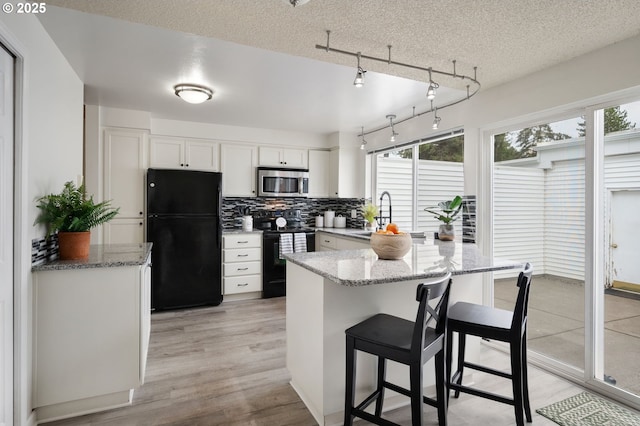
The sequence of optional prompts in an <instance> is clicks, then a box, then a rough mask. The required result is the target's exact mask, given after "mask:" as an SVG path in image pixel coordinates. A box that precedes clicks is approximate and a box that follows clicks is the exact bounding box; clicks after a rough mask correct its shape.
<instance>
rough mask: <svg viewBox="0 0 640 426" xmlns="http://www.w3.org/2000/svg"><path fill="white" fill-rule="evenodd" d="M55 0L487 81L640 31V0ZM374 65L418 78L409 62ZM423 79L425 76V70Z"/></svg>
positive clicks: (250, 41)
mask: <svg viewBox="0 0 640 426" xmlns="http://www.w3.org/2000/svg"><path fill="white" fill-rule="evenodd" d="M48 3H49V4H54V5H59V6H63V7H68V8H73V9H77V10H81V11H85V12H89V13H94V14H100V15H105V16H111V17H114V18H118V19H123V20H127V21H131V22H137V23H142V24H147V25H152V26H158V27H163V28H168V29H172V30H176V31H183V32H188V33H192V34H198V35H203V36H207V37H214V38H218V39H221V40H227V41H232V42H235V43H239V44H245V45H249V46H254V47H260V48H263V49H267V50H273V51H277V52H283V53H288V54H292V55H296V56H304V57H308V58H314V59H319V60H322V61H327V62H333V63H339V64H343V65H350V66H352V65H353V58H349V57H343V56H340V55H331V54H327V53H326V52H324V51H321V50H316V49H314V48H313V47H314V46H315V45H316V44H324V43H325V37H326V35H325V31H326V30H331V31H332V40H331V44H332V46H334V47H337V48H341V49H345V50H351V51H358V50H360V51H362V52H363V53H367V54H370V55H374V56H382V57H386V55H387V45H389V44H390V45H392V56H393V58H394V59H396V60H398V61H401V62H408V63H413V64H417V65H424V66H433V67H434V68H440V69H450V68H451V64H450V61H451V60H452V59H456V60H457V63H458V67H459V71H460V72H466V73H471V72H472V68H473V67H474V66H478V77H479V79H480V80H481V82H482V84H483V86H484V87H485V88H486V87H491V86H493V85H496V84H500V83H504V82H506V81H509V80H512V79H515V78H518V77H521V76H523V75H526V74H528V73H531V72H534V71H537V70H540V69H543V68H546V67H548V66H550V65H553V64H557V63H559V62H562V61H565V60H567V59H570V58H572V57H575V56H579V55H581V54H584V53H586V52H589V51H592V50H595V49H598V48H600V47H604V46H607V45H610V44H612V43H615V42H617V41H620V40H623V39H626V38H629V37H632V36H634V35H636V34H639V33H640V13H638V1H637V0H519V1H514V0H482V1H473V0H446V1H442V0H348V1H345V0H311V1H310V2H309V3H307V4H305V5H302V6H298V7H295V8H293V7H291V6H289V4H288V2H286V1H285V0H216V1H211V0H153V1H140V0H137V1H136V0H129V1H122V0H53V1H49V2H48ZM366 66H367V68H368V69H371V70H375V71H379V72H384V73H389V74H392V75H401V76H405V77H412V75H411V73H409V74H407V73H406V71H404V70H403V69H389V67H388V66H386V65H384V64H366ZM418 78H420V79H424V78H425V76H419V77H418Z"/></svg>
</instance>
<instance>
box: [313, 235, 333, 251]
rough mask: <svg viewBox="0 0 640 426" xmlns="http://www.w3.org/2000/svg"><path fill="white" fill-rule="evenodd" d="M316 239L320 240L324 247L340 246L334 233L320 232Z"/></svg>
mask: <svg viewBox="0 0 640 426" xmlns="http://www.w3.org/2000/svg"><path fill="white" fill-rule="evenodd" d="M316 241H319V242H320V246H322V247H326V248H330V249H337V248H338V239H337V238H336V237H334V236H333V235H327V234H324V233H319V234H318V235H317V236H316Z"/></svg>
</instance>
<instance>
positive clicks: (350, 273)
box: [286, 239, 523, 425]
mask: <svg viewBox="0 0 640 426" xmlns="http://www.w3.org/2000/svg"><path fill="white" fill-rule="evenodd" d="M286 259H287V307H286V328H287V368H288V369H289V372H290V374H291V385H292V386H293V388H294V389H295V390H296V392H297V393H298V395H299V396H300V398H301V399H302V401H303V402H304V403H305V404H306V406H307V408H308V409H309V411H310V412H311V413H312V414H313V416H314V417H315V419H316V420H317V421H318V423H319V424H320V425H334V424H342V420H343V418H342V416H343V409H344V376H345V366H344V364H345V335H344V330H345V329H347V328H349V327H350V326H352V325H354V324H356V323H358V322H360V321H362V320H364V319H366V318H368V317H370V316H372V315H374V314H376V313H379V312H384V313H387V314H391V315H396V316H399V317H402V318H406V319H408V320H411V321H413V320H415V315H416V311H417V303H416V301H415V294H416V287H417V285H418V284H420V283H423V282H426V281H429V279H430V278H435V277H440V276H442V275H443V274H444V273H446V272H447V271H451V272H452V274H453V285H452V288H451V302H452V303H453V302H455V301H458V300H465V301H469V302H474V303H481V302H482V273H485V272H491V271H495V270H502V269H517V268H521V267H522V266H523V264H522V263H520V262H514V261H510V260H505V259H492V258H488V257H485V256H482V255H481V253H480V251H479V249H478V248H477V246H475V245H474V244H466V243H459V242H444V241H437V240H436V241H434V240H428V239H427V240H414V244H413V245H412V248H411V250H410V251H409V253H407V255H406V256H405V257H404V258H403V259H401V260H381V259H378V256H377V255H376V254H375V253H374V252H373V250H371V249H361V250H340V251H323V252H315V253H294V254H289V255H286ZM478 345H479V342H478V341H472V339H470V340H469V341H468V343H467V347H468V349H467V353H468V355H467V359H469V360H473V358H474V353H477V351H478ZM433 370H434V368H433V360H431V361H430V362H429V363H428V364H427V365H426V366H425V376H424V384H425V391H426V392H427V393H429V391H430V390H431V389H430V388H432V387H433V384H434V382H435V380H434V371H433ZM357 371H358V373H357V377H358V381H357V384H356V400H361V399H362V398H363V397H364V396H366V395H368V394H369V393H370V391H371V390H372V389H373V383H374V379H375V360H374V358H373V357H371V356H369V355H368V354H363V353H359V354H358V366H357ZM387 377H388V380H389V381H391V382H394V383H397V384H399V385H401V386H408V371H406V370H405V367H404V366H400V365H397V364H394V363H389V366H388V369H387ZM385 395H386V398H385V411H386V410H391V409H394V408H397V407H399V406H401V405H406V404H408V403H409V400H408V398H406V397H402V396H398V395H397V394H394V393H393V392H391V391H388V392H386V394H385Z"/></svg>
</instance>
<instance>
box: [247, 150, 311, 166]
mask: <svg viewBox="0 0 640 426" xmlns="http://www.w3.org/2000/svg"><path fill="white" fill-rule="evenodd" d="M259 164H260V165H261V166H271V167H280V166H283V167H291V168H300V169H306V168H307V167H309V158H308V151H307V150H306V149H295V148H278V147H269V146H261V147H260V153H259Z"/></svg>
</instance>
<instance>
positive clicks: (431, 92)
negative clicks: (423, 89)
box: [427, 68, 440, 100]
mask: <svg viewBox="0 0 640 426" xmlns="http://www.w3.org/2000/svg"><path fill="white" fill-rule="evenodd" d="M439 87H440V85H439V84H438V83H436V82H434V81H433V79H432V78H431V68H429V87H428V88H427V99H429V100H433V99H434V98H435V97H436V89H437V88H439Z"/></svg>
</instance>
